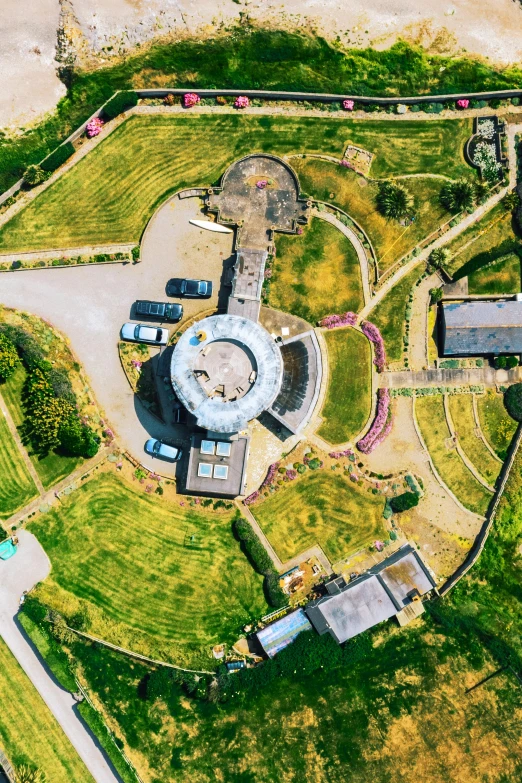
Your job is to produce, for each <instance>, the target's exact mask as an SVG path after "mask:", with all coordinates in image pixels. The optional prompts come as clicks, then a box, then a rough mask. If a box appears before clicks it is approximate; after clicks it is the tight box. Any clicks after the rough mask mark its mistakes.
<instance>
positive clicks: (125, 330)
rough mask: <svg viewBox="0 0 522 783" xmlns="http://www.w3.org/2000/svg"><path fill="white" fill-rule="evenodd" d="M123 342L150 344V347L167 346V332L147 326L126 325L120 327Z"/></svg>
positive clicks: (166, 330)
mask: <svg viewBox="0 0 522 783" xmlns="http://www.w3.org/2000/svg"><path fill="white" fill-rule="evenodd" d="M121 336H122V339H123V340H130V341H131V342H133V343H150V344H151V345H167V343H168V341H169V330H168V329H162V328H161V327H156V326H148V325H147V324H132V323H126V324H123V326H122V327H121Z"/></svg>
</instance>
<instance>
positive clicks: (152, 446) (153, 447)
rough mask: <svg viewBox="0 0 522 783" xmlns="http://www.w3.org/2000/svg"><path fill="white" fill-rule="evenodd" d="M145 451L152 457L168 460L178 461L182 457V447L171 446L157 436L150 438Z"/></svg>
mask: <svg viewBox="0 0 522 783" xmlns="http://www.w3.org/2000/svg"><path fill="white" fill-rule="evenodd" d="M145 451H146V452H147V454H150V456H151V457H157V458H158V459H165V460H167V461H168V462H177V461H178V460H180V459H181V449H178V448H177V447H176V446H169V445H168V444H167V443H163V442H162V441H161V440H157V438H149V440H148V441H147V442H146V443H145Z"/></svg>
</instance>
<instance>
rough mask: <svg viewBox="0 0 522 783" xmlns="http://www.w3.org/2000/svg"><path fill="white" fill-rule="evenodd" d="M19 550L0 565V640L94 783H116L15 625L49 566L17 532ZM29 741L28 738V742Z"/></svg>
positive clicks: (70, 702)
mask: <svg viewBox="0 0 522 783" xmlns="http://www.w3.org/2000/svg"><path fill="white" fill-rule="evenodd" d="M19 542H20V543H19V547H18V551H17V553H16V554H15V556H14V557H12V558H11V559H10V560H6V561H0V636H1V637H2V639H3V640H4V642H5V643H6V644H7V646H8V647H9V649H10V650H11V652H12V653H13V655H14V656H15V658H16V659H17V661H18V663H19V664H20V666H21V667H22V669H23V670H24V672H25V673H26V674H27V676H28V677H29V679H30V680H31V682H32V683H33V685H34V687H35V688H36V690H37V691H38V693H39V694H40V696H41V697H42V699H43V700H44V702H45V703H46V704H47V706H48V707H49V709H50V710H51V712H52V713H53V715H54V717H55V718H56V720H57V721H58V723H59V724H60V726H61V727H62V729H63V731H64V733H65V735H66V736H67V737H68V739H69V740H70V742H71V744H72V746H73V747H74V748H75V750H76V751H77V753H78V755H79V756H80V758H81V759H82V761H83V763H84V764H85V766H86V767H87V769H88V770H89V772H90V773H91V775H92V776H93V778H94V780H95V781H96V783H119V781H120V778H119V776H118V775H117V773H116V772H115V771H114V770H113V768H112V766H111V765H110V764H109V762H108V761H107V759H106V758H105V756H104V754H103V751H102V750H101V748H100V747H99V745H98V742H97V740H96V739H95V738H94V737H93V735H92V734H91V732H90V731H89V729H88V728H87V727H86V726H85V724H84V723H83V721H82V719H81V717H80V716H79V714H78V712H77V709H76V702H75V701H74V699H73V697H72V695H71V694H70V693H69V692H68V691H66V690H64V689H63V688H62V687H61V686H60V685H58V684H57V682H56V681H55V680H54V678H53V677H52V676H51V675H50V674H49V672H48V670H47V668H46V667H45V665H44V664H43V663H42V661H41V660H40V658H39V656H38V655H37V653H36V652H35V650H34V649H33V647H32V645H31V643H30V642H29V640H28V638H27V636H26V635H25V633H24V632H23V630H22V628H21V626H20V625H19V624H18V623H17V621H16V613H17V612H18V606H19V601H20V597H21V595H22V593H23V592H24V590H30V589H31V588H32V587H34V585H35V584H36V583H37V582H40V581H42V580H43V579H45V578H46V577H47V576H48V574H49V571H50V570H51V564H50V562H49V559H48V557H47V555H46V554H45V552H44V550H43V549H42V547H41V546H40V544H39V543H38V541H37V540H36V538H35V537H34V536H33V535H32V534H31V533H28V532H27V531H26V530H20V531H19ZM28 739H29V738H28Z"/></svg>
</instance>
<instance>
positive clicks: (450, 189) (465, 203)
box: [440, 179, 475, 212]
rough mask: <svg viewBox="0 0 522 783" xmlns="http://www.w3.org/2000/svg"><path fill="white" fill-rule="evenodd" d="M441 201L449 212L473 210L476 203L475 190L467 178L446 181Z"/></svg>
mask: <svg viewBox="0 0 522 783" xmlns="http://www.w3.org/2000/svg"><path fill="white" fill-rule="evenodd" d="M440 203H441V204H442V206H443V207H444V208H445V209H447V210H448V212H462V211H463V210H465V211H466V212H471V211H472V210H473V205H474V203H475V190H474V187H473V185H472V184H471V182H468V180H467V179H458V180H456V181H455V182H446V184H445V185H443V186H442V189H441V191H440Z"/></svg>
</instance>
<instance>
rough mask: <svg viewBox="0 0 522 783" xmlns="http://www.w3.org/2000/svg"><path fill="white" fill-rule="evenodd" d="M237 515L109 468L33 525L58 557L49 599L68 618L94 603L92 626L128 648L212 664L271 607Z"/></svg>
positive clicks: (47, 586)
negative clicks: (173, 496)
mask: <svg viewBox="0 0 522 783" xmlns="http://www.w3.org/2000/svg"><path fill="white" fill-rule="evenodd" d="M183 502H185V501H183ZM187 503H188V501H187ZM231 520H232V512H225V513H220V514H217V513H212V512H206V511H205V509H199V510H197V511H196V510H195V508H186V507H185V508H182V507H180V506H179V505H178V504H176V505H174V504H170V503H167V502H165V501H161V500H160V499H159V498H158V496H149V495H146V494H145V493H144V488H143V487H139V486H137V487H136V488H134V487H133V486H131V485H128V484H126V483H124V482H123V480H122V479H120V478H119V477H118V476H116V475H114V474H101V475H100V476H99V477H97V478H96V479H93V480H92V481H90V482H89V483H88V484H86V485H84V486H83V487H81V488H80V489H79V490H78V491H77V492H75V493H74V494H72V495H70V496H69V497H68V498H67V500H65V501H63V505H62V506H61V507H60V510H59V511H51V512H50V513H49V514H47V515H46V516H45V517H42V518H41V519H40V520H38V521H37V522H35V523H34V524H33V525H32V526H31V530H32V532H33V533H35V534H36V535H37V536H38V539H39V541H40V542H41V544H42V545H43V547H44V549H45V550H46V552H47V554H48V555H49V557H50V559H51V562H52V572H51V576H50V577H49V579H48V580H46V582H45V583H44V584H43V585H42V586H41V588H40V594H41V596H42V600H44V602H45V603H47V604H48V605H51V606H55V607H56V608H57V609H58V610H59V611H63V612H64V614H66V615H69V614H70V613H71V611H72V612H73V613H74V612H75V611H78V608H79V607H80V606H83V607H85V608H86V610H87V613H88V617H89V627H90V629H91V631H92V632H93V633H94V634H95V635H98V636H101V637H102V638H105V639H108V640H109V641H112V642H115V643H119V644H120V645H121V646H123V647H127V648H129V647H130V649H138V648H139V651H144V650H147V651H148V652H147V653H145V654H151V653H152V652H154V655H153V656H152V657H160V658H161V657H163V658H166V659H167V660H173V659H174V660H177V661H178V662H180V661H181V660H185V661H189V660H191V661H193V662H197V661H198V660H199V661H200V660H202V659H203V660H207V661H208V658H209V655H210V646H211V645H213V644H215V643H216V642H218V641H219V642H225V641H227V642H230V641H235V640H236V639H237V634H238V633H239V631H240V629H241V626H242V625H244V624H245V623H246V622H248V620H249V619H251V618H252V617H256V616H260V615H262V614H264V613H265V612H266V610H267V605H266V603H265V600H264V596H263V590H262V577H261V576H259V575H258V574H255V573H254V571H253V569H252V567H251V565H250V564H249V562H248V560H247V559H246V557H245V555H244V554H243V553H242V552H241V549H240V546H239V543H238V542H237V541H236V540H235V539H234V537H233V534H232V529H231ZM192 536H194V540H192ZM231 588H232V589H231ZM207 668H208V667H207Z"/></svg>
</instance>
